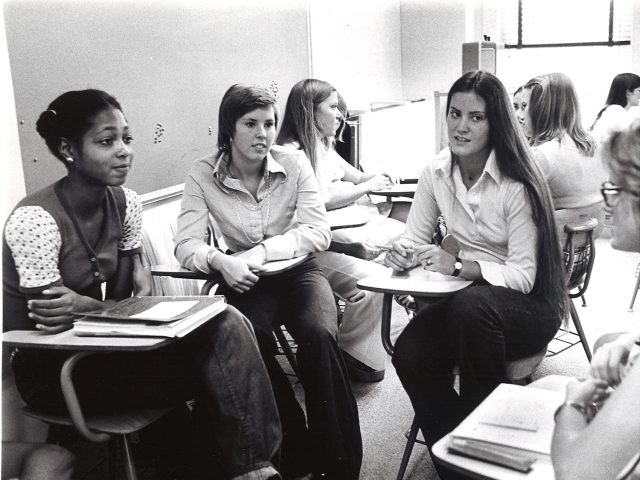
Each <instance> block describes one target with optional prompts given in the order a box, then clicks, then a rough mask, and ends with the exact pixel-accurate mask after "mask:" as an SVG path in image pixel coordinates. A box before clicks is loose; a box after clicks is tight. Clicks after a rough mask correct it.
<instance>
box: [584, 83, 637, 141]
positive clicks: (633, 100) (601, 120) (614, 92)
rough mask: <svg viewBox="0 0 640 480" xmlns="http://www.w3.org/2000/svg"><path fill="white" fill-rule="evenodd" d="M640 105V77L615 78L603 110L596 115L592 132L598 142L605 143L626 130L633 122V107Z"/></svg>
mask: <svg viewBox="0 0 640 480" xmlns="http://www.w3.org/2000/svg"><path fill="white" fill-rule="evenodd" d="M639 103H640V76H638V75H636V74H635V73H619V74H618V75H616V76H615V77H614V78H613V81H612V82H611V87H610V88H609V95H608V96H607V101H606V102H605V104H604V107H603V108H602V110H600V111H599V112H598V115H596V119H595V120H594V122H593V125H591V128H590V129H589V130H591V131H592V132H593V135H594V137H595V138H596V140H597V141H599V142H603V141H605V140H607V139H608V138H609V136H610V135H611V134H612V133H613V132H615V131H620V130H624V129H626V128H627V127H628V126H629V125H630V124H631V122H632V121H633V118H634V117H633V116H632V115H631V113H629V109H630V108H631V107H637V106H638V104H639Z"/></svg>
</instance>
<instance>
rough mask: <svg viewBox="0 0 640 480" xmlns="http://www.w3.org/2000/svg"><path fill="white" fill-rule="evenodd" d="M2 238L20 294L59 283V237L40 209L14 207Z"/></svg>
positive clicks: (57, 230) (56, 230)
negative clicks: (13, 267) (13, 264)
mask: <svg viewBox="0 0 640 480" xmlns="http://www.w3.org/2000/svg"><path fill="white" fill-rule="evenodd" d="M4 235H5V240H6V242H7V245H8V247H9V249H10V250H11V255H12V257H13V261H14V262H15V265H16V270H17V272H18V276H19V277H20V289H21V290H22V291H24V292H38V291H41V290H44V289H45V288H47V287H50V286H51V285H53V284H55V283H56V282H59V281H60V280H61V276H60V270H59V268H58V259H59V257H60V248H61V246H62V237H61V236H60V230H59V228H58V224H57V223H56V221H55V220H54V219H53V217H52V216H51V214H50V213H49V212H47V211H46V210H45V209H44V208H42V207H38V206H26V207H19V208H17V209H16V210H15V211H14V212H13V213H12V214H11V216H10V217H9V219H8V220H7V223H6V225H5V230H4Z"/></svg>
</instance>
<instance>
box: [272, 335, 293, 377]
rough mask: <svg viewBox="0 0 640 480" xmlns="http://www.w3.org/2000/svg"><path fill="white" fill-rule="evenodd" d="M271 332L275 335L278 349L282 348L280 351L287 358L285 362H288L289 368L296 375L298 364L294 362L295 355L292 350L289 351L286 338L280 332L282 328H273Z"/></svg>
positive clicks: (289, 347) (289, 346)
mask: <svg viewBox="0 0 640 480" xmlns="http://www.w3.org/2000/svg"><path fill="white" fill-rule="evenodd" d="M273 332H274V333H275V334H276V338H277V339H278V343H279V344H280V347H281V348H282V351H283V352H284V354H285V356H286V357H287V360H288V361H289V364H290V365H291V368H292V369H293V373H295V374H296V375H298V362H297V360H296V356H295V354H294V353H293V350H292V349H291V345H289V341H288V340H287V337H286V336H285V334H284V332H283V331H282V327H275V328H274V329H273Z"/></svg>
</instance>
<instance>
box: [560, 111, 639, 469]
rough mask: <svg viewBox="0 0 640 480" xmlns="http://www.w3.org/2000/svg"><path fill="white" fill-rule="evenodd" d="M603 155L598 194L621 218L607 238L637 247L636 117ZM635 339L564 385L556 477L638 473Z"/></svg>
mask: <svg viewBox="0 0 640 480" xmlns="http://www.w3.org/2000/svg"><path fill="white" fill-rule="evenodd" d="M604 156H605V158H606V159H607V163H608V166H609V168H610V174H611V180H612V183H606V184H604V185H603V188H602V194H603V197H604V199H605V202H607V205H608V206H610V207H611V208H612V209H613V216H614V219H615V218H620V219H624V221H621V222H615V226H614V228H613V231H612V242H611V244H612V246H613V248H617V249H620V250H627V251H636V252H637V251H640V121H636V122H635V123H633V124H632V126H631V127H630V128H628V129H627V130H625V131H623V132H618V133H614V134H613V135H612V137H611V139H610V143H609V144H608V145H607V146H605V149H604ZM638 341H640V332H635V333H631V334H627V335H624V336H622V337H620V338H619V339H618V340H617V341H615V342H613V343H610V344H607V345H604V346H602V347H600V349H598V350H596V352H595V355H594V357H593V359H592V362H591V377H592V378H591V379H589V380H586V381H583V382H574V383H570V384H568V385H567V396H566V401H565V403H564V404H563V405H562V406H561V407H560V408H559V409H558V411H557V412H556V428H555V430H554V434H553V442H552V445H551V459H552V461H553V467H554V470H555V475H556V479H557V480H565V479H575V478H579V479H581V480H590V479H593V480H601V479H604V478H619V479H622V478H626V479H637V478H640V408H638V399H639V398H640V360H638V359H637V358H638V347H637V346H634V342H636V343H637V342H638ZM634 349H635V350H634ZM608 387H612V388H614V390H613V392H612V393H611V395H610V396H609V398H608V399H606V401H605V402H604V405H603V406H602V408H601V409H600V411H599V412H598V413H597V414H596V415H595V417H593V418H591V409H590V408H589V405H591V404H592V402H600V401H602V398H603V397H606V390H605V389H607V388H608ZM605 438H606V441H605V442H603V441H602V439H605Z"/></svg>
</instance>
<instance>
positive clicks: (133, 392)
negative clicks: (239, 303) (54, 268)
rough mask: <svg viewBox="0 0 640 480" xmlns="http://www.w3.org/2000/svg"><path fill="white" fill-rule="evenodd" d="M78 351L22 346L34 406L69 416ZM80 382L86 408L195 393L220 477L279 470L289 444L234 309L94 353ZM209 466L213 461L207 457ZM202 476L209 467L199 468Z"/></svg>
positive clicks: (19, 365) (24, 388)
mask: <svg viewBox="0 0 640 480" xmlns="http://www.w3.org/2000/svg"><path fill="white" fill-rule="evenodd" d="M69 355H70V354H69V353H67V352H64V351H60V350H30V349H20V350H19V351H18V352H16V354H15V355H14V356H13V360H12V366H13V370H14V373H15V378H16V384H17V387H18V390H19V391H20V394H21V396H22V398H23V400H24V401H25V402H26V403H27V405H29V406H31V407H32V408H34V409H36V410H40V411H46V412H50V413H66V407H65V404H64V400H63V397H62V392H61V390H60V380H59V378H60V377H59V375H60V368H61V367H62V364H63V363H64V361H65V360H66V359H67V358H68V356H69ZM74 384H75V386H76V390H77V392H78V396H79V398H80V405H81V406H82V407H83V410H84V411H85V413H89V414H91V413H107V412H111V411H114V412H117V411H120V410H123V409H128V408H156V407H165V406H176V405H179V404H180V403H182V402H184V401H185V400H190V399H193V398H195V399H196V405H197V406H198V409H199V410H200V413H201V417H202V418H204V419H205V422H199V423H200V425H196V427H197V428H202V429H203V430H206V433H205V432H203V434H202V435H200V436H201V437H202V438H208V439H211V440H212V442H214V443H212V444H211V445H210V448H208V449H207V448H201V449H200V450H205V451H207V450H208V454H209V455H214V452H215V454H216V455H217V456H219V457H221V458H222V463H223V464H224V469H225V472H224V473H223V474H222V475H220V473H219V472H218V476H216V478H237V477H241V478H243V479H244V478H247V479H263V478H267V475H270V474H275V473H276V472H275V469H274V467H273V464H272V461H274V460H277V455H278V452H279V449H280V444H281V430H280V420H279V418H278V412H277V408H276V405H275V402H274V398H273V391H272V389H271V385H270V382H269V379H268V376H267V372H266V370H265V367H264V364H263V363H262V360H261V359H260V355H259V352H258V349H257V347H256V342H255V337H254V335H253V332H252V330H251V326H250V324H249V322H248V320H247V319H246V317H244V316H243V315H242V314H240V312H238V310H236V309H235V308H233V307H231V306H229V307H228V308H227V309H226V310H225V311H224V312H222V313H220V314H219V315H217V316H216V317H215V318H214V319H212V320H211V321H210V322H208V323H207V324H205V325H203V326H202V327H200V328H198V329H197V330H196V331H194V332H192V333H191V334H189V335H188V336H187V337H185V338H183V339H180V340H178V341H176V342H174V343H172V344H170V345H167V346H166V347H160V348H158V349H156V350H152V351H149V352H138V353H109V354H98V355H92V356H90V357H88V358H86V359H84V360H82V361H81V362H80V363H78V365H77V367H76V369H75V371H74ZM204 463H205V464H206V461H205V462H204ZM199 473H200V474H202V473H203V472H199Z"/></svg>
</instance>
